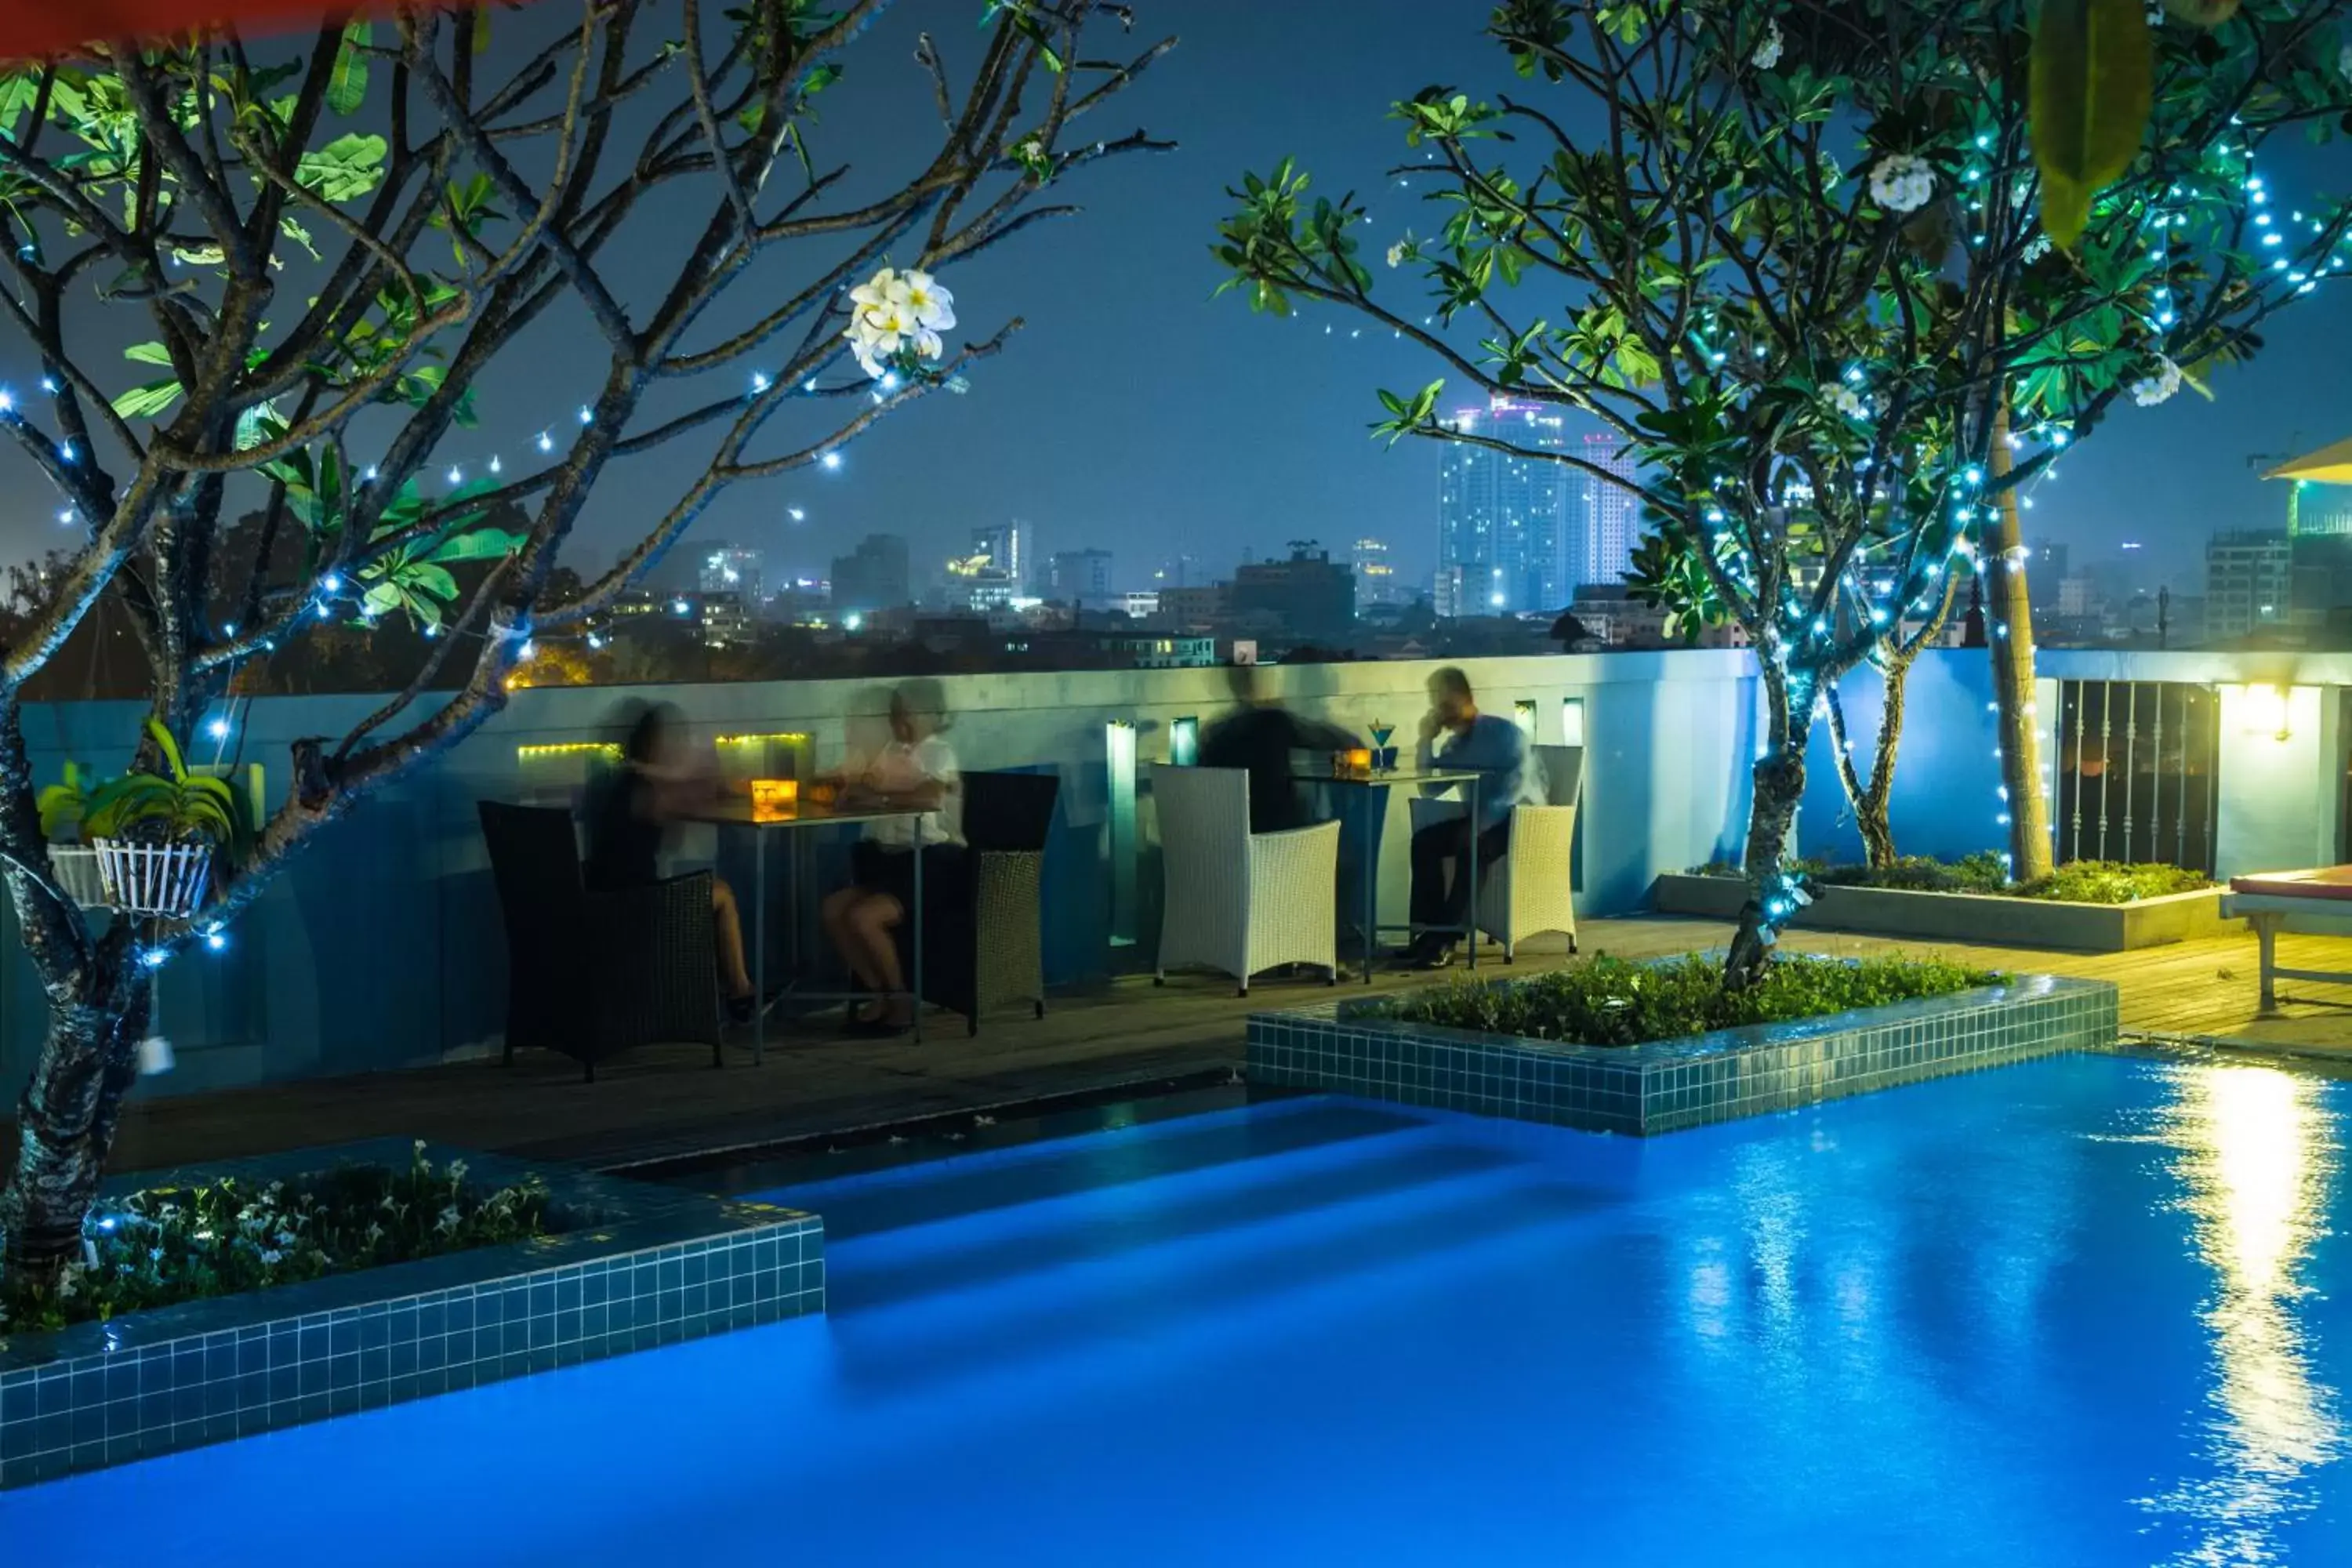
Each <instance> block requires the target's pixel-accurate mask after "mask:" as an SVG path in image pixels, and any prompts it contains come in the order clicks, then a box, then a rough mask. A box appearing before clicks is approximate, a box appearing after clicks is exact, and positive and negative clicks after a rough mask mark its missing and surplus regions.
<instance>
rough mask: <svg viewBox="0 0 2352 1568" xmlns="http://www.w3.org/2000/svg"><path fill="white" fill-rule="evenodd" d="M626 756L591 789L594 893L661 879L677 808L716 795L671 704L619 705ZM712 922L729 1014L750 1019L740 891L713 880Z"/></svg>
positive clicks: (586, 874)
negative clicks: (737, 893)
mask: <svg viewBox="0 0 2352 1568" xmlns="http://www.w3.org/2000/svg"><path fill="white" fill-rule="evenodd" d="M619 727H620V729H621V733H622V739H621V761H620V764H619V765H618V766H617V767H614V768H609V769H606V770H605V771H604V773H601V774H600V775H599V776H598V777H597V778H596V780H595V782H594V783H593V784H591V785H590V786H589V791H588V854H587V858H586V859H585V861H584V862H583V865H582V868H581V871H582V875H583V878H584V879H585V880H586V882H587V884H588V888H589V890H590V891H592V892H606V891H617V890H619V889H625V888H641V887H644V886H646V885H647V884H649V883H652V882H656V881H658V880H660V879H661V869H660V867H659V865H658V864H657V861H658V859H659V857H660V854H661V848H662V842H663V840H664V838H665V837H667V835H668V832H669V827H670V825H671V824H672V823H674V822H675V821H677V816H678V813H679V812H680V811H682V810H683V809H685V808H686V807H687V806H688V805H693V804H695V803H696V802H698V801H701V800H704V799H707V798H709V796H710V795H714V794H715V793H716V785H715V782H714V781H713V779H712V778H711V776H710V775H709V773H699V772H697V771H696V770H695V769H694V767H693V766H692V765H691V763H690V761H689V760H688V756H687V754H686V749H685V742H684V739H683V734H684V731H683V728H682V726H681V725H680V723H679V721H678V711H677V709H676V708H675V707H672V706H671V705H670V704H669V703H667V702H656V703H645V702H632V703H629V704H627V705H626V706H625V707H623V708H622V709H621V710H620V726H619ZM710 920H711V926H712V931H713V935H714V936H715V938H716V940H717V944H718V948H719V983H720V984H722V985H723V986H725V988H726V992H727V1012H728V1016H730V1017H731V1018H732V1019H734V1021H735V1022H736V1023H739V1024H748V1023H750V1022H751V1008H752V1005H753V1000H754V998H753V993H752V987H751V972H750V971H749V970H747V969H746V968H745V967H744V963H743V921H742V917H741V915H740V913H739V912H738V911H737V910H736V906H735V889H732V888H730V887H729V886H728V885H727V882H726V879H724V878H720V877H713V878H711V879H710Z"/></svg>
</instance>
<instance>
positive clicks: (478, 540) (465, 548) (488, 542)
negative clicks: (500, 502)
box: [422, 528, 523, 561]
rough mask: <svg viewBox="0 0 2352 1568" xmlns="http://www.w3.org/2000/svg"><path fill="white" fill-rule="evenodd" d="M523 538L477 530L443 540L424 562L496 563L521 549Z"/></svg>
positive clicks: (500, 529)
mask: <svg viewBox="0 0 2352 1568" xmlns="http://www.w3.org/2000/svg"><path fill="white" fill-rule="evenodd" d="M522 541H523V536H522V535H521V534H520V533H509V532H508V531H506V530H505V529H502V528H478V529H475V530H474V531H471V532H469V533H461V534H458V535H457V537H456V538H454V539H445V540H443V541H442V542H440V543H439V544H436V545H435V546H434V547H433V548H432V549H431V550H429V551H427V552H425V555H424V556H423V557H422V559H424V560H426V561H498V560H503V559H504V558H505V557H507V556H509V555H512V554H513V553H514V552H516V551H518V550H520V549H521V548H522Z"/></svg>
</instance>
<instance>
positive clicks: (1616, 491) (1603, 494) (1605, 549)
mask: <svg viewBox="0 0 2352 1568" xmlns="http://www.w3.org/2000/svg"><path fill="white" fill-rule="evenodd" d="M1576 455H1577V456H1578V457H1579V458H1583V459H1584V461H1586V462H1587V463H1590V464H1591V465H1592V467H1593V468H1601V469H1604V470H1606V471H1607V472H1609V473H1611V474H1614V475H1615V476H1617V478H1618V479H1623V480H1626V481H1628V482H1629V483H1630V482H1631V481H1632V480H1633V476H1634V473H1635V471H1636V466H1635V464H1634V461H1633V453H1632V452H1631V451H1630V450H1628V449H1626V446H1625V442H1624V439H1623V438H1622V437H1618V436H1613V435H1611V434H1609V433H1608V432H1606V431H1601V430H1591V431H1587V432H1586V433H1585V435H1584V437H1583V439H1582V440H1581V441H1580V442H1579V443H1578V449H1577V454H1576ZM1567 474H1568V525H1567V528H1566V531H1565V538H1564V543H1565V551H1564V553H1565V555H1566V557H1567V559H1566V563H1565V573H1566V585H1567V588H1568V590H1569V594H1570V595H1573V593H1574V591H1575V590H1576V589H1578V588H1581V587H1584V586H1586V585H1588V584H1591V585H1595V586H1601V587H1606V588H1610V589H1612V590H1614V589H1615V588H1616V587H1617V585H1618V584H1621V583H1622V582H1623V581H1624V580H1625V574H1626V573H1627V572H1629V571H1631V570H1633V543H1634V541H1635V540H1636V539H1637V538H1639V537H1640V534H1641V531H1642V503H1641V500H1640V499H1639V498H1638V497H1636V496H1635V495H1634V493H1633V491H1632V490H1630V489H1626V488H1625V486H1624V485H1622V484H1618V483H1614V482H1612V480H1609V479H1602V478H1601V476H1600V475H1599V474H1596V473H1593V472H1592V471H1591V469H1587V468H1570V469H1568V470H1567Z"/></svg>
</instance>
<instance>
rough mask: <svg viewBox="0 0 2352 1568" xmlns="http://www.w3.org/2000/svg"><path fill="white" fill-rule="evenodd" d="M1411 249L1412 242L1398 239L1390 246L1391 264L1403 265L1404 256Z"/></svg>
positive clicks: (1392, 265) (1394, 265)
mask: <svg viewBox="0 0 2352 1568" xmlns="http://www.w3.org/2000/svg"><path fill="white" fill-rule="evenodd" d="M1409 249H1410V242H1408V241H1405V240H1402V239H1400V240H1398V241H1397V242H1396V243H1395V244H1394V245H1391V246H1390V247H1389V265H1390V266H1391V267H1402V266H1403V265H1404V258H1405V256H1406V254H1407V252H1408V250H1409Z"/></svg>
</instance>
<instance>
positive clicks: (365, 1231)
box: [0, 1142, 551, 1332]
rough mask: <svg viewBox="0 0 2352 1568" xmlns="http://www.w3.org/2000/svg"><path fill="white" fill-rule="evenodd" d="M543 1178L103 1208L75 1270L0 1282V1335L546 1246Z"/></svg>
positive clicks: (316, 1185) (168, 1199)
mask: <svg viewBox="0 0 2352 1568" xmlns="http://www.w3.org/2000/svg"><path fill="white" fill-rule="evenodd" d="M549 1205H550V1200H549V1196H548V1192H547V1188H546V1186H545V1184H542V1183H541V1181H540V1180H539V1179H538V1178H537V1177H532V1178H531V1179H530V1180H529V1181H526V1182H521V1183H518V1184H514V1185H511V1186H504V1187H497V1188H490V1189H485V1188H483V1187H481V1186H479V1185H477V1184H469V1183H467V1180H466V1163H465V1162H464V1161H463V1160H453V1161H451V1162H450V1163H448V1164H447V1165H446V1166H444V1167H440V1168H437V1169H436V1167H435V1165H434V1163H433V1162H432V1161H430V1160H427V1159H426V1158H425V1145H424V1144H423V1143H422V1142H420V1143H418V1144H417V1145H416V1149H415V1155H414V1157H413V1158H412V1159H411V1160H410V1162H409V1163H408V1165H407V1167H406V1168H405V1169H400V1168H396V1167H393V1166H388V1165H347V1166H343V1167H341V1168H338V1169H335V1170H330V1171H323V1172H320V1173H316V1174H312V1175H304V1176H296V1177H293V1178H291V1179H289V1180H287V1181H282V1182H271V1183H269V1184H267V1185H265V1186H254V1185H251V1184H247V1183H244V1182H240V1181H237V1180H236V1178H234V1177H223V1178H222V1179H220V1180H219V1181H216V1182H207V1183H205V1184H201V1185H196V1186H185V1187H150V1188H148V1189H146V1190H145V1191H142V1192H138V1193H133V1194H130V1195H128V1196H126V1197H121V1198H110V1199H106V1200H102V1201H101V1202H100V1204H99V1205H98V1207H97V1208H96V1209H95V1210H93V1211H92V1213H91V1215H90V1217H89V1221H88V1223H86V1224H85V1225H84V1226H83V1227H82V1260H81V1261H80V1262H79V1263H75V1264H69V1265H68V1266H67V1268H66V1269H65V1271H64V1272H63V1274H61V1275H60V1276H59V1277H58V1279H57V1281H56V1282H55V1283H54V1284H53V1285H42V1284H36V1283H35V1282H34V1281H32V1280H30V1279H23V1280H20V1279H16V1278H14V1277H7V1278H0V1332H5V1331H6V1330H8V1329H11V1328H14V1329H17V1330H26V1331H32V1330H47V1329H61V1328H64V1327H65V1326H66V1325H67V1324H68V1323H78V1322H87V1321H90V1320H92V1319H99V1320H104V1319H110V1318H115V1317H120V1316H121V1315H122V1314H123V1313H125V1312H136V1311H140V1310H143V1309H146V1308H150V1307H168V1306H173V1305H176V1304H178V1303H179V1302H182V1301H194V1300H202V1299H204V1298H205V1297H211V1296H233V1295H236V1294H238V1293H240V1292H242V1291H247V1290H259V1289H266V1288H268V1287H269V1286H272V1285H292V1284H297V1283H299V1282H300V1281H302V1280H305V1279H319V1278H320V1277H321V1276H324V1275H329V1274H343V1273H348V1272H350V1271H352V1270H354V1269H360V1268H379V1267H382V1266H383V1265H385V1264H390V1263H408V1262H413V1261H414V1260H415V1259H417V1258H434V1257H437V1256H439V1255H440V1254H442V1253H445V1252H461V1251H464V1250H466V1249H467V1248H469V1247H495V1246H498V1245H499V1244H501V1243H505V1242H513V1241H523V1240H528V1239H529V1238H530V1237H535V1236H544V1235H546V1234H547V1233H548V1229H549V1226H550V1223H551V1214H550V1206H549Z"/></svg>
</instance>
